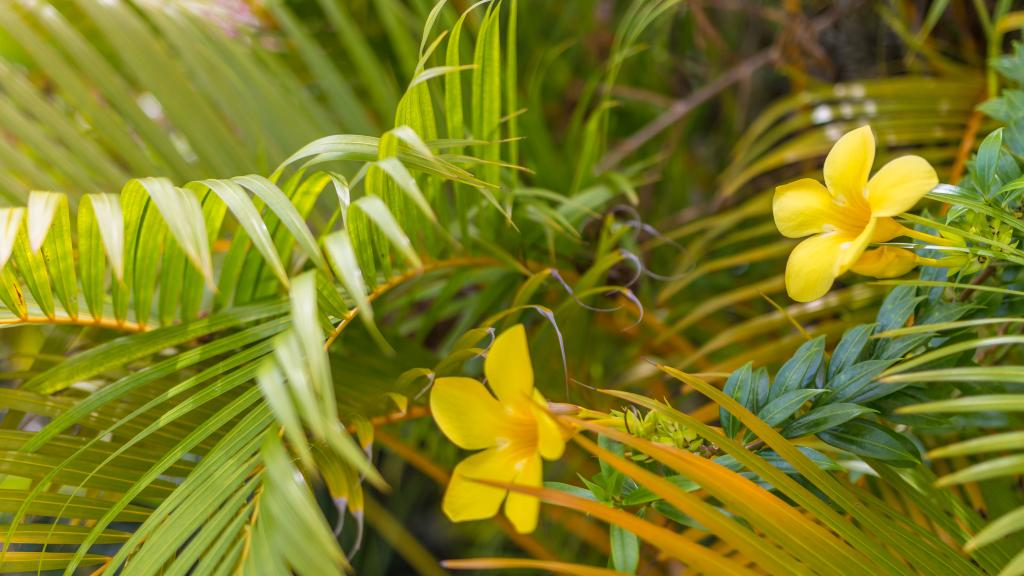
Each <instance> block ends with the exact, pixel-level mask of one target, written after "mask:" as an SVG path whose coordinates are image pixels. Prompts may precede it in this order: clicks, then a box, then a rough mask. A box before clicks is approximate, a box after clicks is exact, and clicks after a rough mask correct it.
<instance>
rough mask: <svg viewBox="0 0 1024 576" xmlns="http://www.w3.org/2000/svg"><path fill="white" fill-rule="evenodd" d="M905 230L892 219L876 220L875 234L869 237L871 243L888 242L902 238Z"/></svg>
mask: <svg viewBox="0 0 1024 576" xmlns="http://www.w3.org/2000/svg"><path fill="white" fill-rule="evenodd" d="M906 233H907V229H906V228H904V227H903V225H902V224H900V223H899V222H897V221H895V220H893V219H892V218H876V219H875V233H874V234H872V235H871V241H872V242H888V241H889V240H892V239H893V238H896V237H897V236H903V235H904V234H906Z"/></svg>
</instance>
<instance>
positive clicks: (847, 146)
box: [824, 126, 875, 205]
mask: <svg viewBox="0 0 1024 576" xmlns="http://www.w3.org/2000/svg"><path fill="white" fill-rule="evenodd" d="M874 162H875V136H874V135H873V134H872V133H871V127H870V126H861V127H860V128H857V129H856V130H853V131H850V132H847V133H846V134H843V137H842V138H840V139H839V140H838V141H837V142H836V143H835V145H834V146H832V150H831V151H830V152H829V153H828V156H827V157H825V169H824V171H825V186H827V187H828V189H829V192H831V193H832V194H833V195H834V196H837V197H839V198H842V199H845V200H846V202H847V203H848V204H850V205H856V204H864V191H865V188H864V187H865V186H867V183H868V174H870V173H871V165H872V164H874Z"/></svg>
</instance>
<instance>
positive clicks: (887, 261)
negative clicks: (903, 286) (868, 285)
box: [850, 246, 918, 278]
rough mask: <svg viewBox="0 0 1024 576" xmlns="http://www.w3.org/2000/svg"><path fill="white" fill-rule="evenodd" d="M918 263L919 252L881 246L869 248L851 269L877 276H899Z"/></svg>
mask: <svg viewBox="0 0 1024 576" xmlns="http://www.w3.org/2000/svg"><path fill="white" fill-rule="evenodd" d="M917 264H918V257H917V254H914V253H913V252H911V251H910V250H904V249H903V248H897V247H895V246H880V247H878V248H877V249H875V250H868V251H867V252H865V253H864V255H863V256H861V257H860V260H857V261H856V262H855V263H854V264H853V266H852V267H850V270H852V271H854V272H856V273H857V274H863V275H864V276H874V277H875V278H897V277H899V276H903V275H904V274H906V273H907V272H910V271H911V270H913V269H914V267H915V266H917Z"/></svg>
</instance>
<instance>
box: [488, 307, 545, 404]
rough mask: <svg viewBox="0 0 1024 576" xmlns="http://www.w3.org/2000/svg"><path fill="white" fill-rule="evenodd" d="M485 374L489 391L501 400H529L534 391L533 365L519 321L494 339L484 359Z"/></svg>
mask: <svg viewBox="0 0 1024 576" xmlns="http://www.w3.org/2000/svg"><path fill="white" fill-rule="evenodd" d="M484 373H485V374H486V375H487V383H488V384H489V385H490V386H491V390H494V394H495V395H496V396H497V397H498V399H499V400H501V401H502V402H522V401H523V400H527V401H529V399H530V395H531V394H532V393H533V365H532V364H530V349H529V347H528V346H527V345H526V329H524V328H523V325H522V324H516V325H515V326H513V327H511V328H509V329H508V330H505V331H504V332H502V333H501V334H500V335H499V336H498V337H497V338H495V340H494V344H493V345H491V350H490V352H488V353H487V360H485V361H484Z"/></svg>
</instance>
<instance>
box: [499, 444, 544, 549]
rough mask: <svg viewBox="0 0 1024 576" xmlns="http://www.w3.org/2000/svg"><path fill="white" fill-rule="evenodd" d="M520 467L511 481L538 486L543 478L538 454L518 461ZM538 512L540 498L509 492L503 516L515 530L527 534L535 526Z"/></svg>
mask: <svg viewBox="0 0 1024 576" xmlns="http://www.w3.org/2000/svg"><path fill="white" fill-rule="evenodd" d="M520 466H521V469H520V471H519V474H518V475H517V476H516V478H515V480H513V482H514V483H515V484H523V485H526V486H533V487H535V488H539V487H540V485H541V480H542V479H543V471H542V468H541V460H540V456H537V455H533V456H531V457H529V458H527V459H526V460H524V461H522V462H520ZM539 514H540V500H538V499H537V497H536V496H529V495H527V494H522V493H519V492H509V494H508V500H506V501H505V516H508V519H509V521H511V522H512V526H514V527H515V529H516V532H519V533H520V534H527V533H530V532H533V530H534V529H535V528H536V527H537V516H538V515H539Z"/></svg>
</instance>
